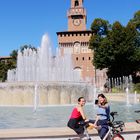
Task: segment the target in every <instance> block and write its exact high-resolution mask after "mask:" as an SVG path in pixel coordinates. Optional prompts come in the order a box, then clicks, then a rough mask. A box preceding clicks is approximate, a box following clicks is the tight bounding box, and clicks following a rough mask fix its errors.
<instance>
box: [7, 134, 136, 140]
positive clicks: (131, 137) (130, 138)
mask: <svg viewBox="0 0 140 140" xmlns="http://www.w3.org/2000/svg"><path fill="white" fill-rule="evenodd" d="M136 136H137V134H123V137H124V138H125V140H136ZM69 138H70V137H68V138H34V139H32V138H29V139H28V138H27V139H12V140H68V139H69ZM6 140H8V139H6ZM10 140H11V139H10ZM92 140H100V138H99V137H98V136H94V137H92Z"/></svg>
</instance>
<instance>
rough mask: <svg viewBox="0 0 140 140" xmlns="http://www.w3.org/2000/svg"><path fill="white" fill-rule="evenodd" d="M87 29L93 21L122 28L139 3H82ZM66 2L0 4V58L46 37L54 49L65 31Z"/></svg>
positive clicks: (41, 0) (110, 0)
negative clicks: (119, 23)
mask: <svg viewBox="0 0 140 140" xmlns="http://www.w3.org/2000/svg"><path fill="white" fill-rule="evenodd" d="M84 7H85V8H86V11H87V29H90V25H91V23H92V21H93V20H94V19H95V18H103V19H106V20H108V21H109V22H110V23H111V24H112V23H113V22H115V21H120V22H121V23H122V24H123V25H126V24H127V22H128V21H129V20H130V19H131V18H132V17H133V15H134V13H135V12H136V11H138V10H140V0H84ZM69 8H70V0H0V56H8V55H9V54H10V53H11V52H12V50H14V49H19V48H20V46H23V45H26V44H27V45H29V44H30V45H33V46H35V47H39V46H40V43H41V38H42V35H43V34H45V33H48V34H49V36H50V39H51V41H52V44H53V47H54V48H55V47H57V35H56V32H58V31H66V30H67V16H66V13H67V10H68V9H69Z"/></svg>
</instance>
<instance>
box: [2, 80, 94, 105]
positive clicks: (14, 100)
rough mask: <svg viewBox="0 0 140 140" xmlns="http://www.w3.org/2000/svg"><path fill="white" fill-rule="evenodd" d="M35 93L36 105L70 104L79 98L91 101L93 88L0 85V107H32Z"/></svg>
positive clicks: (57, 84) (82, 85)
mask: <svg viewBox="0 0 140 140" xmlns="http://www.w3.org/2000/svg"><path fill="white" fill-rule="evenodd" d="M36 85H37V86H36ZM35 90H36V91H35ZM35 92H36V94H37V95H38V105H54V104H72V103H76V102H77V99H78V98H79V97H80V96H84V97H85V98H86V100H87V101H88V102H89V101H92V100H93V86H92V85H88V84H85V83H74V82H72V83H71V82H38V83H35V82H17V83H16V82H13V83H0V105H10V106H11V105H16V106H19V105H28V106H29V105H33V104H34V96H35Z"/></svg>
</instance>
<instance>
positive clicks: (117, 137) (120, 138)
mask: <svg viewBox="0 0 140 140" xmlns="http://www.w3.org/2000/svg"><path fill="white" fill-rule="evenodd" d="M112 140H124V138H123V136H121V135H120V134H115V135H113V137H112Z"/></svg>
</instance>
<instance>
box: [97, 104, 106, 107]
mask: <svg viewBox="0 0 140 140" xmlns="http://www.w3.org/2000/svg"><path fill="white" fill-rule="evenodd" d="M98 106H99V107H101V108H108V106H109V105H108V104H105V105H101V104H98Z"/></svg>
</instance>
